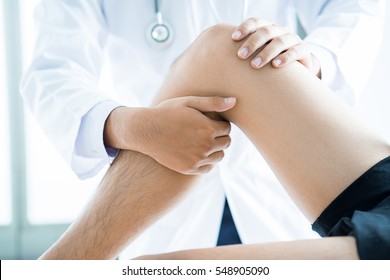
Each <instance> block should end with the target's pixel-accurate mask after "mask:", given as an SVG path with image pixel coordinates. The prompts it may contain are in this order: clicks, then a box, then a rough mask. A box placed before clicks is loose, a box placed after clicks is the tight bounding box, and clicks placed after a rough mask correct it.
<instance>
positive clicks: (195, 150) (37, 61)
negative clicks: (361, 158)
mask: <svg viewBox="0 0 390 280" xmlns="http://www.w3.org/2000/svg"><path fill="white" fill-rule="evenodd" d="M383 4H384V1H380V0H378V1H374V0H371V1H368V0H366V1H357V0H355V1H352V0H348V1H336V0H334V1H320V0H318V1H287V0H279V1H272V2H270V1H258V0H256V1H254V0H247V1H239V0H228V1H215V0H199V1H193V0H188V1H173V0H165V1H164V0H161V1H152V0H150V1H120V2H118V1H97V0H89V1H60V0H50V1H43V2H42V5H41V8H40V10H39V11H40V12H41V14H40V19H41V24H40V33H39V38H38V43H37V47H36V52H35V56H34V58H33V61H32V63H31V65H30V67H29V69H28V70H27V72H26V73H25V76H24V78H23V80H22V82H21V91H22V95H23V97H24V98H25V100H26V102H27V104H28V105H29V106H30V108H31V110H32V111H33V113H34V114H35V116H36V117H37V119H38V121H39V122H40V124H41V126H42V127H43V129H44V130H45V132H46V134H47V135H48V137H49V138H50V139H51V140H52V142H53V143H54V144H55V145H56V146H57V148H58V150H59V151H60V152H61V154H62V156H63V157H64V159H65V160H66V161H67V162H68V163H69V165H70V166H71V167H72V169H73V170H74V172H75V173H76V174H77V175H78V176H79V177H80V178H87V177H91V176H94V175H95V174H96V173H97V172H98V171H99V170H101V169H102V168H103V167H104V166H105V165H107V164H109V163H110V162H111V161H112V160H113V158H114V157H115V155H116V153H117V151H118V150H119V149H129V150H136V151H140V152H142V153H145V154H148V155H150V156H152V157H153V158H154V159H155V160H156V161H158V162H160V163H161V164H163V165H165V166H167V167H169V168H171V169H174V170H176V171H179V172H182V173H185V174H199V173H205V172H208V171H209V170H210V169H211V167H213V166H214V165H215V163H217V162H218V161H219V160H221V158H222V157H223V155H224V153H223V150H225V149H226V148H227V147H228V146H229V145H230V136H229V135H231V137H232V139H233V142H232V143H231V145H230V148H229V149H228V150H226V151H225V157H224V159H223V161H222V162H221V163H220V164H219V165H217V166H215V167H214V168H213V169H212V170H211V171H210V172H209V173H208V174H207V175H206V176H203V177H202V180H201V181H200V182H199V184H198V186H197V187H195V188H193V191H192V192H191V193H189V194H188V195H187V197H186V198H185V199H184V200H183V201H182V202H181V203H180V204H179V205H178V206H177V207H176V208H175V209H173V210H172V211H171V212H170V213H168V214H167V215H166V216H165V217H164V218H163V219H161V220H160V221H159V222H158V223H156V224H155V225H154V226H152V227H151V228H149V229H148V230H147V231H146V232H145V233H144V234H143V235H142V236H140V237H139V238H138V239H137V240H136V242H134V243H133V244H132V245H131V247H129V248H128V249H127V250H126V251H125V252H124V257H126V258H131V257H134V256H138V255H142V254H152V253H153V254H155V253H160V252H166V251H176V250H183V249H189V248H198V247H210V246H214V245H216V244H226V242H227V243H239V242H243V243H255V242H270V241H280V240H292V239H297V238H315V237H316V235H315V234H314V233H312V232H311V231H309V230H308V228H309V227H308V222H307V221H306V219H305V218H304V217H303V216H302V215H301V214H300V213H299V212H298V210H297V209H296V208H295V206H294V205H293V203H292V202H291V201H290V200H289V198H288V197H287V195H286V194H285V193H284V191H283V189H282V188H281V187H280V185H279V183H278V182H277V180H276V178H275V177H274V175H273V174H272V172H271V171H270V169H269V167H268V166H267V165H266V163H265V161H264V160H263V159H262V158H261V157H260V155H259V154H258V153H257V151H256V150H255V148H254V147H253V146H252V144H251V143H250V142H249V141H248V140H246V138H245V136H244V135H243V134H242V133H241V132H240V131H239V130H238V129H237V128H235V127H231V132H230V127H229V125H228V124H226V123H224V122H215V121H213V120H211V119H208V118H200V115H201V114H199V112H208V111H221V110H225V109H227V108H224V107H223V106H222V108H221V107H219V106H218V105H216V104H213V103H212V99H207V98H206V99H202V100H199V99H194V100H193V102H191V103H190V104H188V103H185V104H183V103H180V102H179V101H177V102H176V103H173V104H174V105H172V107H168V108H164V109H165V110H160V111H158V110H153V109H148V108H145V107H146V106H148V105H149V104H150V103H151V101H152V99H153V96H154V95H155V93H156V91H157V90H158V88H159V86H160V85H161V83H162V81H163V80H164V76H165V74H166V73H167V71H168V70H169V67H170V65H171V64H172V63H173V61H174V60H175V59H176V58H177V57H178V56H179V55H180V54H181V53H182V52H183V51H184V50H185V49H186V48H187V47H188V45H189V44H190V43H191V42H192V41H193V40H194V38H195V37H196V36H197V35H198V34H199V33H200V32H202V30H204V29H205V28H207V27H209V26H211V25H214V24H216V23H220V22H226V23H231V24H236V25H239V24H240V23H242V24H241V25H240V26H239V27H238V28H237V30H236V31H235V32H234V33H233V34H232V39H234V40H238V41H242V47H241V48H240V50H239V51H238V53H237V55H238V57H240V58H241V59H248V57H249V56H250V55H251V53H252V52H255V51H256V50H257V49H259V48H262V47H263V45H264V44H265V43H268V45H267V46H266V47H265V48H264V49H263V50H262V51H261V52H260V53H259V54H258V55H257V56H256V57H255V58H253V59H251V60H250V61H248V63H251V65H252V66H253V67H254V68H259V67H262V66H263V65H264V64H265V63H267V62H271V63H272V64H273V65H274V66H275V67H283V65H285V64H286V63H288V62H289V61H292V60H298V61H300V62H301V63H302V64H304V65H305V66H306V67H308V68H309V69H310V70H311V71H312V72H313V74H314V75H317V76H318V77H320V78H321V79H322V80H323V81H324V82H325V83H326V84H327V85H329V86H330V87H331V88H332V89H333V90H335V91H336V92H337V93H338V94H339V95H340V97H341V98H343V99H344V100H345V101H346V102H348V103H349V104H353V102H354V99H355V96H356V94H358V93H359V92H360V91H361V90H362V88H363V86H364V82H365V80H366V79H367V77H368V74H369V69H370V65H371V64H372V62H373V59H374V57H375V55H376V53H377V51H378V48H379V44H380V40H381V35H382V33H381V31H382V24H383V14H382V13H383V11H384V9H383ZM296 16H298V17H299V19H300V21H301V23H302V25H303V27H304V29H305V31H306V32H307V33H308V36H307V37H306V38H305V40H304V41H303V42H302V41H301V40H300V39H299V38H298V37H297V36H296V35H295V33H296V32H297V31H296ZM248 18H250V19H249V20H246V19H248ZM264 19H267V20H264ZM284 26H288V29H287V28H286V27H284ZM248 34H250V35H249V36H247V37H246V35H248ZM356 57H359V62H358V63H359V65H360V64H362V65H365V67H357V66H356V61H355V58H356ZM105 58H107V59H106V61H107V63H108V64H109V66H110V69H111V71H112V80H113V84H114V85H115V92H104V91H102V90H101V89H100V88H99V87H98V81H99V75H100V71H101V69H102V67H103V64H104V61H105V60H104V59H105ZM239 78H240V77H237V79H239ZM313 94H315V93H314V92H313ZM171 104H172V103H171ZM202 116H203V115H202ZM195 119H196V121H195ZM180 124H181V125H180ZM188 124H191V125H192V128H194V129H193V130H189V131H186V130H181V129H177V128H178V127H179V128H180V127H186V126H187V125H188ZM205 124H207V125H210V126H212V129H211V130H208V131H207V132H205V131H203V132H202V133H200V134H197V135H198V136H199V138H195V137H194V133H193V131H195V130H196V128H197V127H198V128H200V127H204V125H205ZM210 138H211V139H212V141H210V142H208V143H207V142H206V141H209V139H210ZM202 143H206V144H207V145H202ZM200 147H201V148H200ZM205 147H206V148H205ZM244 147H245V148H244ZM202 149H205V150H202ZM199 155H201V157H199ZM188 163H190V164H188ZM259 168H261V170H262V171H263V172H262V173H261V174H260V175H259V172H258V170H259ZM225 201H227V202H228V204H227V203H225ZM275 204H276V205H277V208H278V209H280V210H279V211H278V212H277V213H276V212H271V211H268V210H267V209H268V208H269V207H272V209H275ZM228 206H230V209H229V207H228ZM230 212H231V214H230ZM231 217H233V219H234V224H232V223H231ZM221 219H222V229H223V230H222V231H221ZM229 220H230V223H229V222H227V221H229ZM225 224H227V225H228V226H227V228H228V229H227V230H225V229H224V228H225V226H224V225H225ZM229 230H230V233H228V234H227V237H228V238H226V236H225V235H224V234H225V233H226V232H229ZM227 239H228V240H227ZM226 240H227V241H226Z"/></svg>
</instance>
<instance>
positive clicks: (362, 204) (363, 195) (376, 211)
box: [313, 157, 390, 259]
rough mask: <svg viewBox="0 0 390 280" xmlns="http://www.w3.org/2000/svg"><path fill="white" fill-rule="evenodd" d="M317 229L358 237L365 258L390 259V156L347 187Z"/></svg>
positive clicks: (328, 209)
mask: <svg viewBox="0 0 390 280" xmlns="http://www.w3.org/2000/svg"><path fill="white" fill-rule="evenodd" d="M313 230H315V231H316V232H318V233H319V234H320V235H321V236H349V235H351V236H354V237H355V238H356V244H357V248H358V253H359V257H360V258H361V259H390V157H387V158H385V159H384V160H382V161H380V162H379V163H377V164H376V165H374V166H373V167H371V168H370V169H369V170H368V171H367V172H365V173H364V174H363V175H362V176H360V177H359V178H358V179H357V180H356V181H355V182H353V183H352V184H351V185H350V186H349V187H348V188H347V189H346V190H344V191H343V192H342V193H341V194H340V195H339V196H338V197H337V198H336V199H335V200H334V201H333V202H332V203H331V204H330V205H329V206H328V207H327V208H326V209H325V210H324V211H323V212H322V213H321V215H320V217H318V219H317V220H316V221H315V222H314V224H313Z"/></svg>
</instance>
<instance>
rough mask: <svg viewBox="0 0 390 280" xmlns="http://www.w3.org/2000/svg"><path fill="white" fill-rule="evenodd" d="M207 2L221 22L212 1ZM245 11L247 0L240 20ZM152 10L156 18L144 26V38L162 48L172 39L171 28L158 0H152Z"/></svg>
mask: <svg viewBox="0 0 390 280" xmlns="http://www.w3.org/2000/svg"><path fill="white" fill-rule="evenodd" d="M208 2H209V6H210V8H211V11H212V13H213V14H214V17H215V18H216V20H217V22H219V23H220V22H222V20H221V18H220V16H219V13H218V11H217V9H216V8H215V5H214V3H213V2H212V1H211V0H208ZM247 11H248V0H244V1H243V8H242V20H244V19H245V17H246V14H247ZM154 12H155V14H156V20H155V21H153V22H152V23H150V24H149V25H148V27H147V28H146V38H147V40H148V42H149V43H150V44H151V45H152V46H154V47H157V48H164V47H167V46H169V45H170V44H171V43H172V41H173V38H174V33H173V28H172V26H171V25H170V24H169V23H168V22H167V21H164V20H163V16H162V13H161V10H160V1H159V0H154Z"/></svg>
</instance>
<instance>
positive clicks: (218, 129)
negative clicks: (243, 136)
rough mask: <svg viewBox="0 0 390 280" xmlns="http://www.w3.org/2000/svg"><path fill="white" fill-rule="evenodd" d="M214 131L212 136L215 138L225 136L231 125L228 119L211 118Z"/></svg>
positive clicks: (228, 132) (230, 129)
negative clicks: (217, 119)
mask: <svg viewBox="0 0 390 280" xmlns="http://www.w3.org/2000/svg"><path fill="white" fill-rule="evenodd" d="M213 126H214V133H213V134H212V137H214V138H217V137H221V136H227V135H229V134H230V132H231V131H232V126H231V124H230V122H228V121H216V120H213Z"/></svg>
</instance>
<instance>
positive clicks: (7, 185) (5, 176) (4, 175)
mask: <svg viewBox="0 0 390 280" xmlns="http://www.w3.org/2000/svg"><path fill="white" fill-rule="evenodd" d="M2 23H3V6H2V3H1V4H0V127H1V134H0V135H1V136H0V147H2V149H1V155H0V225H6V224H9V223H10V222H11V182H10V168H9V165H10V164H9V162H10V161H9V159H10V158H9V138H8V135H9V126H8V119H9V118H8V100H7V95H6V94H5V93H6V89H7V83H6V77H5V55H4V30H3V26H4V25H3V24H2Z"/></svg>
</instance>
